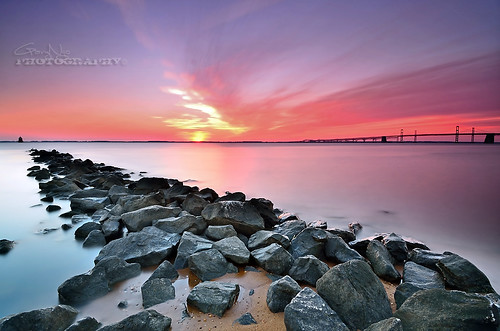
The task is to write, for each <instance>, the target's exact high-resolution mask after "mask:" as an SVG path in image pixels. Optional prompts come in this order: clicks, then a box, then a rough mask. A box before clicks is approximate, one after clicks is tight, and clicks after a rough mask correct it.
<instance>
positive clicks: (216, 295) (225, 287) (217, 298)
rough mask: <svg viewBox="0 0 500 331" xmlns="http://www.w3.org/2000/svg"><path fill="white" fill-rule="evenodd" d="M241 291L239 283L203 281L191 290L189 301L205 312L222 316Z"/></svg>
mask: <svg viewBox="0 0 500 331" xmlns="http://www.w3.org/2000/svg"><path fill="white" fill-rule="evenodd" d="M239 293H240V287H239V285H238V284H231V283H219V282H203V283H200V284H198V285H196V286H195V287H194V288H193V289H192V290H191V292H190V293H189V295H188V297H187V303H188V304H189V305H191V306H193V307H196V308H198V309H199V310H200V311H202V312H203V313H210V314H214V315H217V316H219V317H222V315H224V312H225V311H226V310H228V309H229V308H231V306H232V305H233V304H234V302H235V301H236V299H237V298H238V294H239Z"/></svg>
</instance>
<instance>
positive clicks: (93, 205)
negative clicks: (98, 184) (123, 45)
mask: <svg viewBox="0 0 500 331" xmlns="http://www.w3.org/2000/svg"><path fill="white" fill-rule="evenodd" d="M70 201H71V203H70V207H71V210H73V211H77V212H80V213H93V212H95V211H96V210H99V209H103V208H104V207H106V206H107V205H108V204H110V203H111V201H110V200H109V198H107V197H104V198H102V197H101V198H70Z"/></svg>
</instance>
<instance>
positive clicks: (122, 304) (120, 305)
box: [117, 300, 128, 309]
mask: <svg viewBox="0 0 500 331" xmlns="http://www.w3.org/2000/svg"><path fill="white" fill-rule="evenodd" d="M117 307H118V308H120V309H125V308H127V307H128V301H127V300H122V301H120V302H118V305H117Z"/></svg>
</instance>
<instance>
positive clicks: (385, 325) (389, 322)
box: [365, 317, 403, 331]
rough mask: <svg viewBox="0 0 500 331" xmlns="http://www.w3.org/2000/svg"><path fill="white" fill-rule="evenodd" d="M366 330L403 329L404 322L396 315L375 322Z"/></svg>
mask: <svg viewBox="0 0 500 331" xmlns="http://www.w3.org/2000/svg"><path fill="white" fill-rule="evenodd" d="M365 331H403V323H401V320H400V319H399V318H396V317H391V318H388V319H385V320H382V321H380V322H377V323H373V324H372V325H370V326H369V327H368V328H366V329H365Z"/></svg>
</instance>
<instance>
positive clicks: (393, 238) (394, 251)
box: [382, 233, 408, 262]
mask: <svg viewBox="0 0 500 331" xmlns="http://www.w3.org/2000/svg"><path fill="white" fill-rule="evenodd" d="M382 243H383V244H384V246H385V248H387V250H388V251H389V253H390V254H391V255H392V257H394V259H396V261H398V262H404V261H406V259H407V258H408V247H407V246H406V241H405V240H404V239H403V238H401V237H400V236H398V235H397V234H395V233H391V234H388V235H387V236H385V237H384V239H382Z"/></svg>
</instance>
